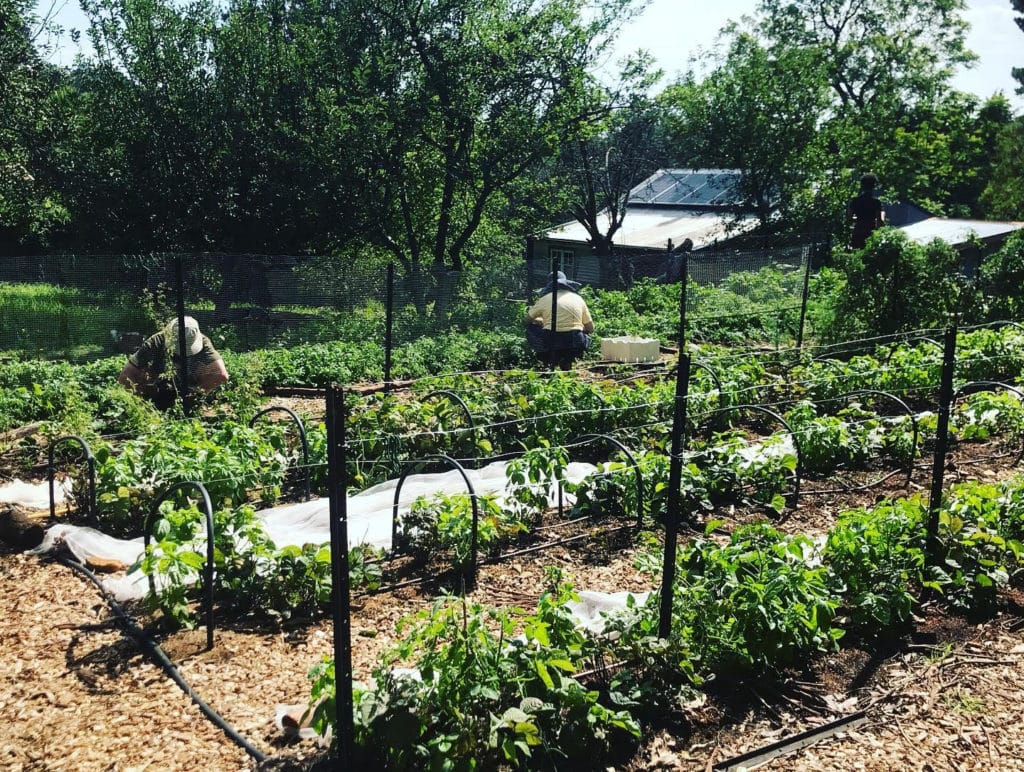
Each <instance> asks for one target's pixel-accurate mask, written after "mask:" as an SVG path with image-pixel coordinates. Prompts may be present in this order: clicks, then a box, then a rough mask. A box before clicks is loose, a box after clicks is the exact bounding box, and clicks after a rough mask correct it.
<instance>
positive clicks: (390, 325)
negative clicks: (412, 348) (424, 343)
mask: <svg viewBox="0 0 1024 772" xmlns="http://www.w3.org/2000/svg"><path fill="white" fill-rule="evenodd" d="M394 329H395V264H394V263H388V280H387V289H386V294H385V298H384V393H385V394H387V393H389V392H390V391H391V349H392V347H393V345H394Z"/></svg>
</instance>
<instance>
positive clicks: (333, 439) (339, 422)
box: [327, 384, 355, 766]
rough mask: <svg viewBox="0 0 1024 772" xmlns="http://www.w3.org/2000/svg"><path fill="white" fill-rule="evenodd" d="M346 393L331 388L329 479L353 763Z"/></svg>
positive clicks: (342, 693) (338, 636) (341, 699)
mask: <svg viewBox="0 0 1024 772" xmlns="http://www.w3.org/2000/svg"><path fill="white" fill-rule="evenodd" d="M345 418H346V416H345V394H344V392H343V391H341V390H340V389H339V387H338V386H337V385H336V384H331V385H330V386H329V387H328V389H327V480H328V497H329V498H328V500H329V502H330V517H331V611H332V612H333V613H332V616H333V621H334V690H335V692H334V706H335V710H336V717H335V719H336V724H337V731H338V754H339V759H340V760H341V761H342V762H343V765H345V766H347V765H349V764H351V763H352V760H353V755H354V751H355V725H354V723H353V715H352V623H351V619H350V614H351V607H350V605H349V601H350V595H349V565H348V500H347V496H348V474H347V471H346V468H345V464H346V460H347V459H346V449H345V442H346V440H345Z"/></svg>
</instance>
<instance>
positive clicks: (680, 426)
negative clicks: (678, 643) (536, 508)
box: [658, 252, 690, 638]
mask: <svg viewBox="0 0 1024 772" xmlns="http://www.w3.org/2000/svg"><path fill="white" fill-rule="evenodd" d="M688 272H689V261H688V259H687V255H686V252H683V255H682V265H681V266H680V276H681V281H680V283H679V364H678V365H677V366H676V396H675V404H674V407H673V411H672V447H671V451H670V453H671V455H670V457H669V473H668V501H667V503H666V511H665V556H664V560H663V561H662V567H661V608H660V611H659V614H660V615H659V618H658V636H659V637H661V638H668V637H669V636H670V635H671V634H672V595H673V588H674V587H675V583H676V541H677V539H678V536H679V519H680V518H679V516H680V511H679V510H680V490H679V488H680V486H681V485H682V480H683V447H684V445H685V438H684V436H683V435H684V433H685V432H686V399H687V390H688V388H689V383H690V355H689V354H687V353H686V285H687V274H688Z"/></svg>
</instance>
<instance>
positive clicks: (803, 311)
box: [796, 247, 814, 351]
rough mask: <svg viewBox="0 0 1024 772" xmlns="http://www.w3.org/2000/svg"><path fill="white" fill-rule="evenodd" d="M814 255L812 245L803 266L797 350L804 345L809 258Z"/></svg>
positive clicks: (808, 290) (808, 291)
mask: <svg viewBox="0 0 1024 772" xmlns="http://www.w3.org/2000/svg"><path fill="white" fill-rule="evenodd" d="M813 256H814V247H811V248H810V250H808V252H807V266H806V267H805V268H804V287H803V290H802V291H801V293H800V326H799V327H797V330H796V349H797V351H799V350H800V349H801V348H802V347H803V345H804V323H805V321H806V319H807V296H808V294H809V293H810V287H811V258H812V257H813Z"/></svg>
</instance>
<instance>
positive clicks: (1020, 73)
mask: <svg viewBox="0 0 1024 772" xmlns="http://www.w3.org/2000/svg"><path fill="white" fill-rule="evenodd" d="M1010 4H1011V5H1012V6H1013V9H1014V10H1015V11H1016V12H1017V13H1019V14H1020V16H1015V17H1014V19H1013V20H1014V21H1015V22H1017V26H1018V27H1020V31H1021V32H1024V0H1010ZM1011 74H1012V75H1013V78H1014V80H1016V81H1017V82H1018V83H1019V84H1020V85H1019V86H1018V87H1017V93H1018V94H1024V67H1014V68H1013V70H1012V71H1011Z"/></svg>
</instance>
